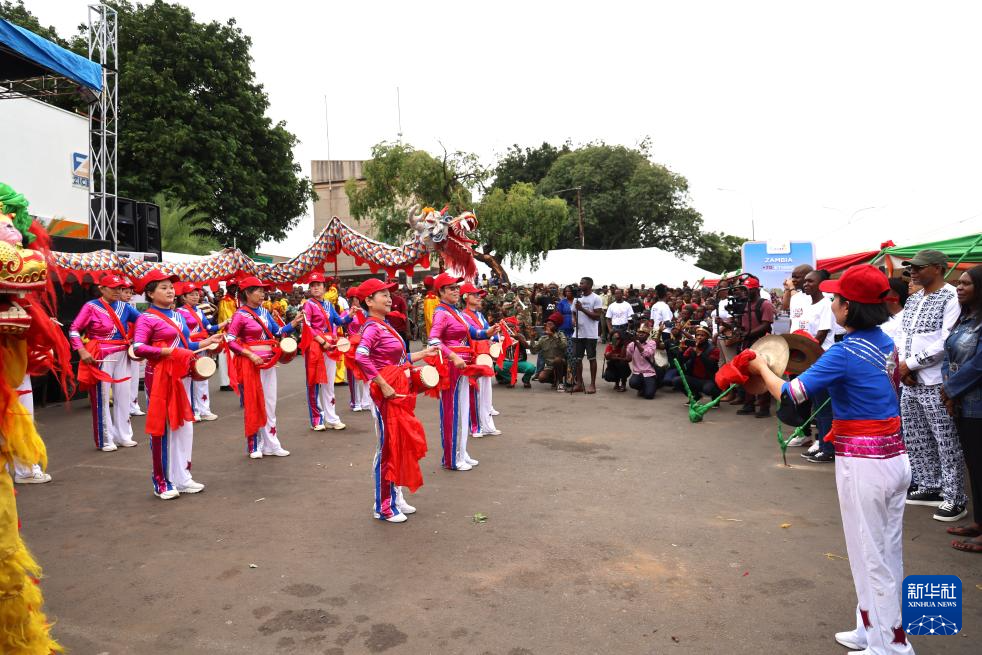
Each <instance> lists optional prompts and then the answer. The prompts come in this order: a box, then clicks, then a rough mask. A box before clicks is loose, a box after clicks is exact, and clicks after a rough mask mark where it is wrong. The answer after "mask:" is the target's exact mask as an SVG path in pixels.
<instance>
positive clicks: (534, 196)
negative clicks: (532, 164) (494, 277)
mask: <svg viewBox="0 0 982 655" xmlns="http://www.w3.org/2000/svg"><path fill="white" fill-rule="evenodd" d="M476 214H477V218H478V222H479V225H478V228H477V230H478V234H477V238H478V243H479V244H480V246H481V251H482V252H483V253H484V254H485V255H488V256H490V257H492V258H494V259H495V260H496V261H498V262H499V263H500V262H501V261H502V260H503V259H504V258H505V257H507V258H508V259H509V260H510V263H511V265H513V266H520V265H522V264H524V263H525V262H529V263H530V264H531V265H532V266H533V267H535V266H536V265H538V263H539V260H540V259H541V258H542V257H544V256H545V253H546V252H548V251H549V250H552V249H553V248H555V247H556V244H557V243H558V242H559V235H560V232H561V231H562V229H563V227H564V226H565V224H566V221H567V219H568V217H569V208H568V207H567V205H566V202H565V201H564V200H562V199H561V198H545V197H543V196H541V195H539V194H538V193H536V191H535V187H534V186H533V185H532V184H529V183H527V182H518V183H516V184H513V185H512V186H511V187H510V188H509V189H508V190H507V191H504V190H502V189H500V188H498V189H492V190H491V192H490V193H488V194H487V195H486V196H485V197H484V198H483V199H482V200H481V202H480V204H479V205H478V207H477V211H476ZM492 268H494V266H492ZM499 275H500V273H499Z"/></svg>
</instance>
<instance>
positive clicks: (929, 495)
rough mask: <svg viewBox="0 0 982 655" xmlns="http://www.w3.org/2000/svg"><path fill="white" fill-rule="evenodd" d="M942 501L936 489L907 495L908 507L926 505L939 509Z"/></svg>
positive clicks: (921, 490) (922, 490) (912, 492)
mask: <svg viewBox="0 0 982 655" xmlns="http://www.w3.org/2000/svg"><path fill="white" fill-rule="evenodd" d="M942 502H944V499H943V498H942V497H941V494H940V493H939V492H938V490H937V489H918V490H917V491H911V492H910V493H909V494H907V504H908V505H926V506H928V507H941V503H942Z"/></svg>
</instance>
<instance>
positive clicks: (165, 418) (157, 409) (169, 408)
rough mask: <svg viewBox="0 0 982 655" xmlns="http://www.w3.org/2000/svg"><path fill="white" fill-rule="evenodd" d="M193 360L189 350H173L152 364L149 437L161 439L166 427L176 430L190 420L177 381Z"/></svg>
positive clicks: (188, 404) (187, 402) (188, 406)
mask: <svg viewBox="0 0 982 655" xmlns="http://www.w3.org/2000/svg"><path fill="white" fill-rule="evenodd" d="M150 309H151V310H152V309H153V308H152V307H151V308H150ZM148 311H149V310H148ZM164 318H167V317H166V316H164ZM193 358H194V353H192V352H191V351H190V350H187V349H185V348H175V349H174V350H173V351H172V352H171V354H170V355H168V356H167V357H163V358H161V359H160V360H159V361H157V362H156V363H155V364H154V367H153V385H152V386H151V388H150V402H149V404H148V406H147V426H146V431H147V434H149V435H150V436H152V437H160V436H162V435H163V434H164V432H165V430H166V429H167V426H168V425H169V426H170V429H171V430H176V429H177V428H179V427H181V426H182V425H184V424H185V423H191V422H192V421H194V412H192V411H191V402H190V400H188V394H187V392H186V391H185V390H184V383H183V382H181V378H183V377H184V376H185V375H187V372H188V368H189V367H190V366H191V360H192V359H193Z"/></svg>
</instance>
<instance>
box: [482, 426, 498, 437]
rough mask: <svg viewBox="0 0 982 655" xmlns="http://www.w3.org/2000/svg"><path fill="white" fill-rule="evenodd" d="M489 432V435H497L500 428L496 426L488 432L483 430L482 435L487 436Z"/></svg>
mask: <svg viewBox="0 0 982 655" xmlns="http://www.w3.org/2000/svg"><path fill="white" fill-rule="evenodd" d="M489 434H491V435H499V434H501V430H499V429H498V428H495V429H494V430H491V431H490V432H485V433H484V436H487V435H489Z"/></svg>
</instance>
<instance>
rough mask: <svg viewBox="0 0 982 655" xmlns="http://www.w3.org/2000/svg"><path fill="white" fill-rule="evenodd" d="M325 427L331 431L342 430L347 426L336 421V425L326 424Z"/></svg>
mask: <svg viewBox="0 0 982 655" xmlns="http://www.w3.org/2000/svg"><path fill="white" fill-rule="evenodd" d="M327 427H328V428H330V429H331V430H343V429H345V428H346V427H348V426H347V425H345V424H344V423H342V422H341V421H338V422H337V423H328V424H327Z"/></svg>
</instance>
